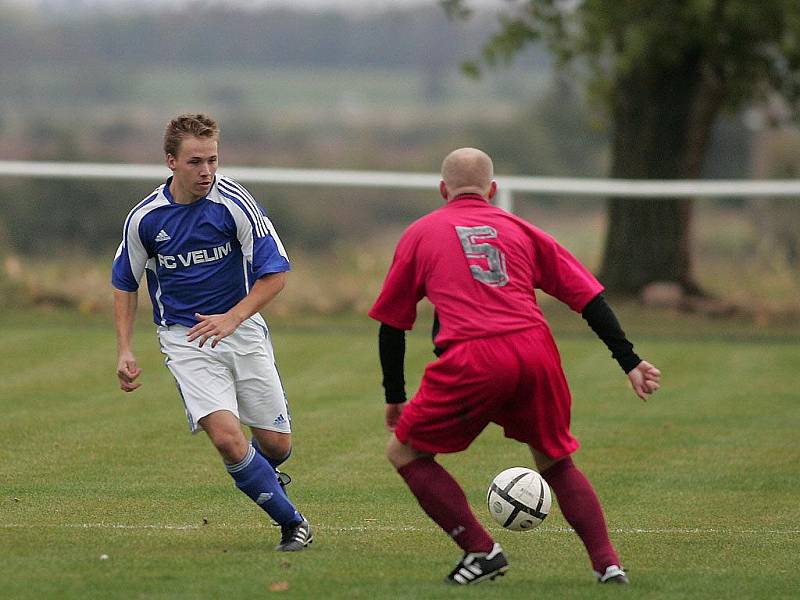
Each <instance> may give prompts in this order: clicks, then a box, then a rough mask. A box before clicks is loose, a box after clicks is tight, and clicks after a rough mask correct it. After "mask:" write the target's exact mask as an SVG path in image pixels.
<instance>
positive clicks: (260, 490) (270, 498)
mask: <svg viewBox="0 0 800 600" xmlns="http://www.w3.org/2000/svg"><path fill="white" fill-rule="evenodd" d="M225 468H226V469H227V470H228V473H230V475H231V477H233V480H234V481H235V482H236V487H238V488H239V489H240V490H242V492H244V493H245V494H247V496H248V497H249V498H250V499H251V500H252V501H253V502H255V503H256V504H258V505H259V506H260V507H261V508H262V510H264V511H265V512H266V513H267V514H268V515H269V516H270V517H272V518H273V519H274V520H275V522H276V523H278V524H279V525H283V526H286V525H294V524H296V523H299V522H300V521H302V520H303V517H302V516H301V515H300V513H299V512H297V509H295V507H294V505H293V504H292V503H291V502H290V501H289V498H287V496H286V494H285V493H284V492H283V489H282V488H281V486H280V484H279V483H278V478H277V477H276V476H275V469H273V468H272V467H271V466H270V465H269V463H268V462H267V461H266V460H265V459H264V457H263V456H261V455H260V454H259V453H257V452H256V451H255V448H253V447H252V446H251V447H250V448H249V450H248V452H247V455H246V456H245V457H244V458H243V459H242V460H241V461H240V462H238V463H236V464H235V465H229V464H227V463H226V464H225Z"/></svg>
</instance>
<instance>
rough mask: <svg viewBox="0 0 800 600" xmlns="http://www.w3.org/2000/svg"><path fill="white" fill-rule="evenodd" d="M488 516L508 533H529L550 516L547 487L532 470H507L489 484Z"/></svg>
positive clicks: (548, 489) (550, 498)
mask: <svg viewBox="0 0 800 600" xmlns="http://www.w3.org/2000/svg"><path fill="white" fill-rule="evenodd" d="M486 503H487V504H488V506H489V514H490V515H492V518H493V519H494V520H495V521H497V522H498V523H499V524H500V525H502V526H503V527H505V528H506V529H510V530H512V531H529V530H531V529H533V528H535V527H537V526H539V525H540V524H541V522H542V521H544V519H545V517H546V516H547V515H548V513H549V512H550V504H551V503H552V495H551V494H550V486H549V485H547V482H546V481H545V480H544V479H542V476H541V475H539V473H537V472H536V471H534V470H533V469H528V468H526V467H511V468H510V469H506V470H505V471H503V472H502V473H499V474H498V475H497V477H495V478H494V480H493V481H492V485H490V486H489V492H488V493H487V494H486Z"/></svg>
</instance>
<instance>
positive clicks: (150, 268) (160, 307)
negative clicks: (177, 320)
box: [145, 257, 167, 325]
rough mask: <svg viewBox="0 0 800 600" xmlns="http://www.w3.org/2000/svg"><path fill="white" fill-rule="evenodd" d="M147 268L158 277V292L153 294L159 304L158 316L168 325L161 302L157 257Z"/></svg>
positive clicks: (149, 261)
mask: <svg viewBox="0 0 800 600" xmlns="http://www.w3.org/2000/svg"><path fill="white" fill-rule="evenodd" d="M145 268H146V269H148V270H150V271H152V273H153V275H155V277H156V281H157V282H158V289H157V290H156V293H155V294H153V297H154V298H155V299H156V302H157V303H158V316H159V318H160V319H161V324H162V325H166V324H167V321H166V319H165V318H164V304H163V303H162V302H161V280H160V279H159V278H158V274H157V273H156V259H155V257H153V258H151V259H149V260H148V261H147V264H146V265H145Z"/></svg>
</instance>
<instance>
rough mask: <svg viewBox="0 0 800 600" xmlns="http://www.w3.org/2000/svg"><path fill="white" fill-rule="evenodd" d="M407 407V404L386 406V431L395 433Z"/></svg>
mask: <svg viewBox="0 0 800 600" xmlns="http://www.w3.org/2000/svg"><path fill="white" fill-rule="evenodd" d="M405 406H406V403H405V402H399V403H397V404H389V403H387V404H386V429H388V430H389V431H394V428H395V427H397V422H398V421H399V420H400V415H401V414H402V412H403V409H404V408H405Z"/></svg>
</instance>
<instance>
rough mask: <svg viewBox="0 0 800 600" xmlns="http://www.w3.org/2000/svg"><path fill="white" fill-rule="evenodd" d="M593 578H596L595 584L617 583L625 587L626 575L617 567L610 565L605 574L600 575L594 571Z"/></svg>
mask: <svg viewBox="0 0 800 600" xmlns="http://www.w3.org/2000/svg"><path fill="white" fill-rule="evenodd" d="M594 576H595V577H596V578H597V583H619V584H622V585H625V584H627V583H629V582H628V575H627V574H626V573H625V571H623V570H622V567H620V566H619V565H611V566H610V567H606V572H605V573H603V574H602V575H601V574H600V573H598V572H597V571H594Z"/></svg>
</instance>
